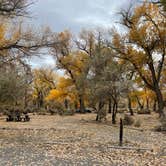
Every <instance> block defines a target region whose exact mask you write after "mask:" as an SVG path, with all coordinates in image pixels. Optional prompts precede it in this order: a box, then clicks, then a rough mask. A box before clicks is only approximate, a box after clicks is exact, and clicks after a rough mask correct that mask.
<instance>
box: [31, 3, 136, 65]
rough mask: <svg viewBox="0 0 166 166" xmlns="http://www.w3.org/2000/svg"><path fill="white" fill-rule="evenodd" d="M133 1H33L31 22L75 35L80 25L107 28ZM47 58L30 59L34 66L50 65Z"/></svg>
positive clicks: (113, 23) (88, 27) (51, 62)
mask: <svg viewBox="0 0 166 166" xmlns="http://www.w3.org/2000/svg"><path fill="white" fill-rule="evenodd" d="M131 1H132V2H133V1H135V0H37V2H36V3H35V4H34V5H33V6H32V7H31V13H32V14H31V15H32V16H33V19H32V20H31V21H32V23H33V24H36V25H39V26H40V25H42V26H46V25H48V26H50V27H51V29H52V30H53V31H57V32H59V31H63V30H65V29H68V30H70V31H71V32H73V33H75V34H77V33H78V32H80V31H81V29H82V28H86V29H90V28H95V27H104V28H109V27H111V26H113V25H115V22H117V21H118V14H117V13H118V12H119V11H120V10H121V9H122V8H126V7H127V6H129V4H130V2H131ZM53 62H54V61H53V60H52V59H51V58H50V57H46V58H43V59H38V58H33V60H32V62H31V64H32V65H33V66H34V67H39V66H43V65H53Z"/></svg>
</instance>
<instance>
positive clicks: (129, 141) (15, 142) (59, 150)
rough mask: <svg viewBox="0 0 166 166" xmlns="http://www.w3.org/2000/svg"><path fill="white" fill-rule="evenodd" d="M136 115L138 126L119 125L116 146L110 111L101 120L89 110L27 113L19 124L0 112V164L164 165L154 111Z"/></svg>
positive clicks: (164, 139)
mask: <svg viewBox="0 0 166 166" xmlns="http://www.w3.org/2000/svg"><path fill="white" fill-rule="evenodd" d="M138 118H139V119H141V122H142V125H141V127H140V128H136V127H134V126H125V128H124V144H123V147H122V148H119V146H118V137H119V126H118V124H117V125H111V117H110V116H108V118H107V122H103V123H96V122H95V121H94V119H95V114H85V115H79V114H77V115H74V116H49V115H31V121H30V122H25V123H24V122H5V117H1V118H0V166H8V165H11V166H17V165H21V166H24V165H25V166H38V165H42V166H43V165H44V166H49V165H56V166H59V165H62V166H68V165H78V166H81V165H85V166H92V165H94V166H100V165H101V166H107V165H108V166H110V165H111V166H120V165H122V166H165V165H166V134H165V133H159V132H155V131H154V130H153V129H154V126H155V125H157V124H158V119H157V115H154V114H153V115H136V119H138ZM123 148H125V149H123Z"/></svg>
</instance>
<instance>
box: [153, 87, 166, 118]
mask: <svg viewBox="0 0 166 166" xmlns="http://www.w3.org/2000/svg"><path fill="white" fill-rule="evenodd" d="M155 92H156V97H157V103H158V112H159V116H160V117H166V115H165V113H164V106H165V104H164V100H163V96H162V93H161V90H160V89H159V88H156V91H155Z"/></svg>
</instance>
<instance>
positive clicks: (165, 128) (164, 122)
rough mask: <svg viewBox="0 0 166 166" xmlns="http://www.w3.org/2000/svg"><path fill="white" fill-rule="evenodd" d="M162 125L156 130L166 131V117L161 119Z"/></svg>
mask: <svg viewBox="0 0 166 166" xmlns="http://www.w3.org/2000/svg"><path fill="white" fill-rule="evenodd" d="M160 122H161V125H160V126H157V127H156V129H155V130H156V131H166V118H162V119H161V120H160Z"/></svg>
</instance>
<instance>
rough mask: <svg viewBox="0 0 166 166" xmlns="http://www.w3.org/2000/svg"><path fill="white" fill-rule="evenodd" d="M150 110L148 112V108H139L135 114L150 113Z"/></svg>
mask: <svg viewBox="0 0 166 166" xmlns="http://www.w3.org/2000/svg"><path fill="white" fill-rule="evenodd" d="M150 113H151V112H150V110H148V109H141V110H139V111H138V112H137V114H150Z"/></svg>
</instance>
